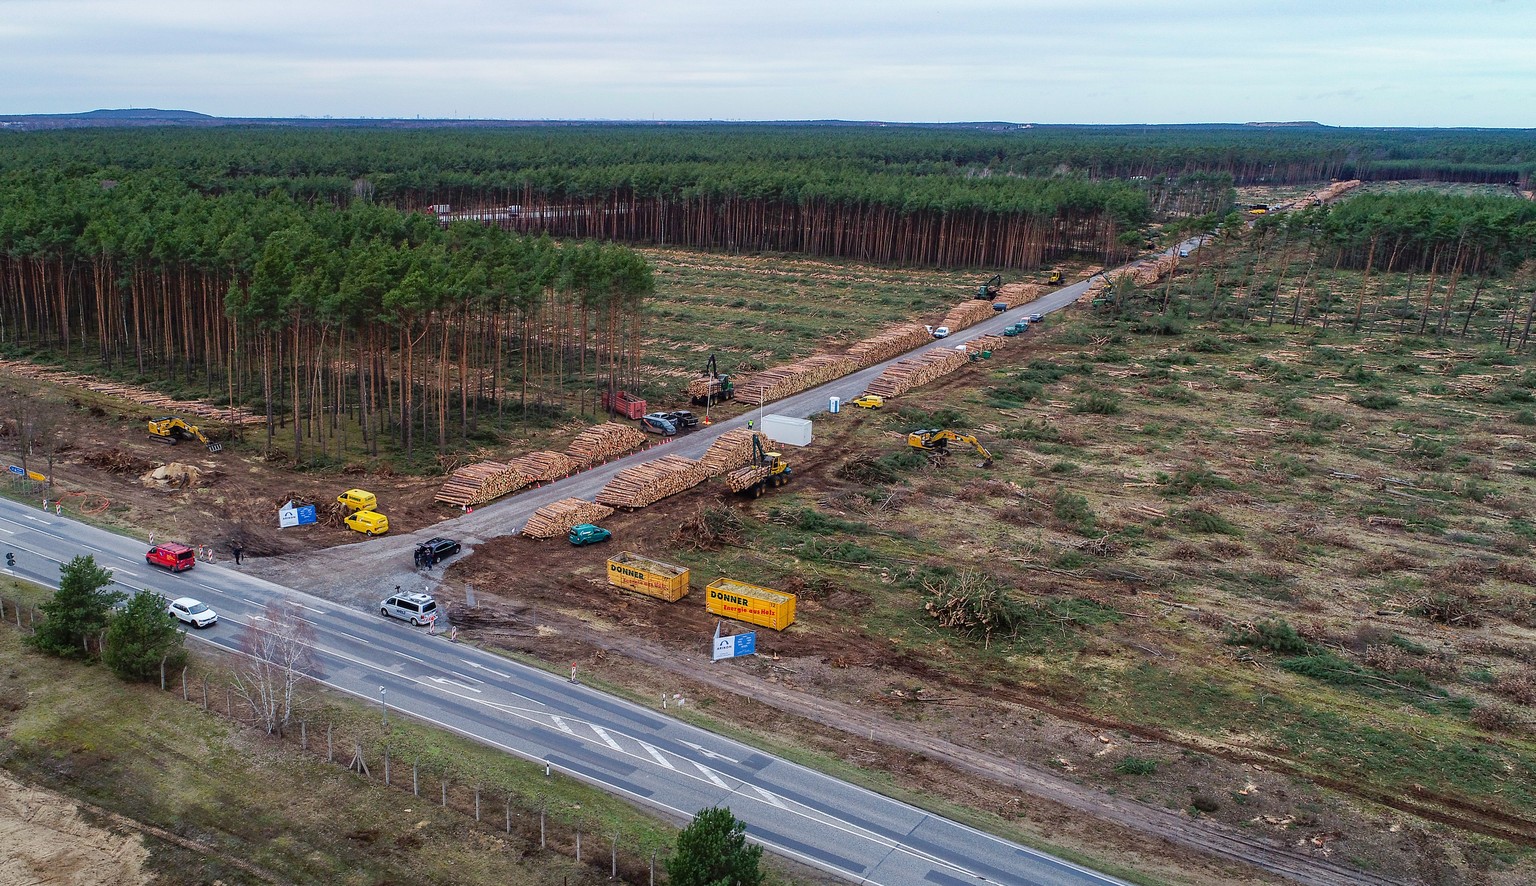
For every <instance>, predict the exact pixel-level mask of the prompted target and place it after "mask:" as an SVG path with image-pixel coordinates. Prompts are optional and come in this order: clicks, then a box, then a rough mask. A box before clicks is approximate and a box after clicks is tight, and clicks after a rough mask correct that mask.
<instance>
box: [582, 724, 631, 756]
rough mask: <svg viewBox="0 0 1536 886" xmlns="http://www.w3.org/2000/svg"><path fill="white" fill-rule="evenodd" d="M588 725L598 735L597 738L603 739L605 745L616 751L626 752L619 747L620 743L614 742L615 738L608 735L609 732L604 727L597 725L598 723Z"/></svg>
mask: <svg viewBox="0 0 1536 886" xmlns="http://www.w3.org/2000/svg"><path fill="white" fill-rule="evenodd" d="M587 725H589V726H591V727H592V731H593V732H596V733H597V737H598V738H601V739H602V740H603V744H605V745H607V746H608V747H610V748H613V749H614V750H616V751H622V750H624V749H623V748H621V747H619V743H618V742H616V741H614V740H613V736H611V735H609V734H608V730H606V729H604V728H603V727H601V726H599V725H597V724H596V723H588V724H587Z"/></svg>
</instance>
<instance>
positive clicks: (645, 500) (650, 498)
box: [597, 455, 708, 509]
mask: <svg viewBox="0 0 1536 886" xmlns="http://www.w3.org/2000/svg"><path fill="white" fill-rule="evenodd" d="M707 476H708V474H706V473H705V472H704V468H703V466H702V465H700V464H699V463H698V462H696V461H694V460H693V459H691V458H684V457H682V456H681V455H664V456H662V457H661V458H658V459H656V460H655V461H648V462H646V463H645V464H640V465H635V466H634V467H632V468H625V469H624V470H622V471H620V472H619V473H618V474H617V475H615V476H614V478H613V479H612V480H609V481H608V485H607V486H604V487H603V491H601V492H599V493H598V494H597V501H598V503H599V504H605V505H612V506H613V507H616V508H631V509H633V508H643V507H645V506H646V505H652V504H655V503H656V502H658V501H661V500H662V499H664V498H666V497H667V496H669V495H676V494H678V493H679V492H683V491H685V490H688V489H692V488H693V487H695V486H697V485H699V484H700V483H702V482H704V478H705V477H707Z"/></svg>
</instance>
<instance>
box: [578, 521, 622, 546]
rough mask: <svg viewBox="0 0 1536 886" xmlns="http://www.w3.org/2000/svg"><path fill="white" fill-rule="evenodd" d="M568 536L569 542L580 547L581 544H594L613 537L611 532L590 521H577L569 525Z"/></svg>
mask: <svg viewBox="0 0 1536 886" xmlns="http://www.w3.org/2000/svg"><path fill="white" fill-rule="evenodd" d="M569 538H570V542H571V544H573V545H576V546H578V547H580V546H581V545H595V544H597V543H598V542H600V541H607V540H608V539H610V538H613V533H612V532H609V531H608V530H606V529H604V528H603V527H601V526H594V525H592V524H591V523H577V524H576V525H575V526H572V527H571V534H570V537H569Z"/></svg>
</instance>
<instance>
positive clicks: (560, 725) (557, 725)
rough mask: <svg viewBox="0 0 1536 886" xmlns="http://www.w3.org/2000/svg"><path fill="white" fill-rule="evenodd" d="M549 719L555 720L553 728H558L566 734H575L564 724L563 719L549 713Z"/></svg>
mask: <svg viewBox="0 0 1536 886" xmlns="http://www.w3.org/2000/svg"><path fill="white" fill-rule="evenodd" d="M549 719H551V720H553V721H555V728H556V729H558V730H560V731H561V732H564V733H565V734H566V735H575V734H576V733H575V732H574V731H572V730H571V727H569V726H567V725H565V720H564V719H562V718H560V717H556V716H555V715H554V714H550V715H549Z"/></svg>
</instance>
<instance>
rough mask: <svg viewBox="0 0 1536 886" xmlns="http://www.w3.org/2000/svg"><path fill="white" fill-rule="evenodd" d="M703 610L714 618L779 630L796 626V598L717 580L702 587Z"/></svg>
mask: <svg viewBox="0 0 1536 886" xmlns="http://www.w3.org/2000/svg"><path fill="white" fill-rule="evenodd" d="M705 590H706V591H708V593H707V594H706V595H705V600H704V607H705V608H706V609H708V610H709V611H710V612H713V613H714V614H716V615H723V616H725V617H726V618H734V619H736V620H737V621H745V622H749V623H751V624H755V625H762V626H763V627H765V628H773V629H774V630H776V631H782V630H784V629H785V628H787V627H789V626H790V625H792V624H794V623H795V595H794V594H785V593H782V592H780V591H775V590H771V589H769V588H760V587H758V586H757V585H749V584H747V583H746V582H744V581H737V580H735V579H733V578H717V579H715V580H714V581H712V582H710V583H709V586H708V587H707V588H705Z"/></svg>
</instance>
